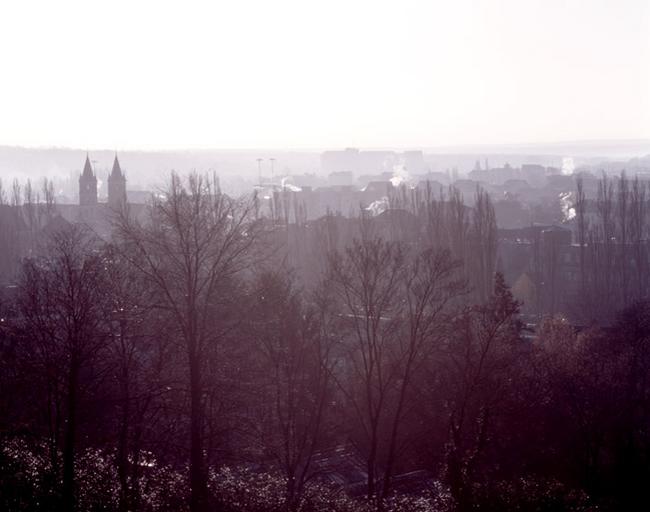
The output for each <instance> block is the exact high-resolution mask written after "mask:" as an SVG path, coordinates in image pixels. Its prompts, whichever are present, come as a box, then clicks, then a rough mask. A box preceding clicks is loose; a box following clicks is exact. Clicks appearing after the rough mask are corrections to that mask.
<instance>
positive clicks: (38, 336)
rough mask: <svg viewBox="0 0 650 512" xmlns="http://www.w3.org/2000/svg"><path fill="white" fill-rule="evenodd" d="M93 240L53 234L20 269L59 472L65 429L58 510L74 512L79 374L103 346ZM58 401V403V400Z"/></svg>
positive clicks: (70, 232) (74, 232) (77, 233)
mask: <svg viewBox="0 0 650 512" xmlns="http://www.w3.org/2000/svg"><path fill="white" fill-rule="evenodd" d="M93 246H94V241H93V240H92V238H91V237H89V234H88V233H87V232H85V231H83V230H82V229H80V228H77V227H70V228H69V229H67V230H65V231H61V232H57V233H55V234H54V235H53V238H52V240H51V243H50V245H49V247H48V252H47V256H46V257H44V258H39V259H30V260H27V261H26V262H25V264H24V267H23V276H22V282H21V297H20V303H19V304H20V310H21V314H22V318H23V321H24V326H25V329H26V331H27V332H28V333H29V339H30V342H31V343H32V345H31V350H32V354H33V357H34V360H35V362H36V363H35V364H37V365H39V366H40V367H41V369H42V374H43V375H44V376H45V380H46V381H47V389H48V400H47V408H48V410H49V411H50V418H51V425H52V428H51V430H50V432H51V434H50V441H51V446H52V456H53V459H54V461H55V465H54V467H55V468H57V467H58V463H56V462H57V459H58V455H57V453H58V429H59V428H62V429H63V442H62V452H63V476H62V502H61V508H62V510H66V511H72V510H74V509H75V477H74V474H75V445H76V442H77V427H78V420H79V415H78V407H79V402H80V400H81V398H82V396H83V394H84V387H83V385H82V384H83V380H82V373H83V372H87V370H88V367H89V365H91V364H92V361H93V360H94V359H95V358H96V357H98V352H99V350H100V348H101V347H102V345H103V341H104V340H103V336H102V335H101V330H100V329H99V322H100V318H101V315H100V304H101V301H102V297H103V295H102V288H103V287H102V284H103V274H102V271H101V265H100V261H99V259H98V258H97V256H96V254H95V253H94V252H93ZM59 397H60V398H62V402H59V400H58V398H59Z"/></svg>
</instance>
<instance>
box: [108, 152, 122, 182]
mask: <svg viewBox="0 0 650 512" xmlns="http://www.w3.org/2000/svg"><path fill="white" fill-rule="evenodd" d="M111 177H112V178H121V177H122V168H121V167H120V161H119V160H118V159H117V153H115V160H113V169H112V170H111Z"/></svg>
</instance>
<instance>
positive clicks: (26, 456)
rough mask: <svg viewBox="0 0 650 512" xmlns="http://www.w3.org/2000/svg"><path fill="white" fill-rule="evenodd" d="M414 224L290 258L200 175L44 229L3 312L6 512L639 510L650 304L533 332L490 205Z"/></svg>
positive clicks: (328, 228) (252, 207)
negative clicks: (141, 199)
mask: <svg viewBox="0 0 650 512" xmlns="http://www.w3.org/2000/svg"><path fill="white" fill-rule="evenodd" d="M644 204H645V201H644ZM579 213H580V212H579ZM420 214H421V217H419V218H421V219H423V222H422V223H421V224H420V227H419V228H418V229H419V230H418V231H417V233H415V234H414V236H409V237H408V239H406V238H405V237H404V236H403V235H404V233H403V231H402V230H398V231H399V232H395V229H394V228H395V226H394V225H393V226H392V227H391V226H388V227H386V226H383V225H378V224H377V223H376V222H374V221H373V219H366V218H363V216H362V217H361V218H360V219H358V222H357V224H356V226H357V227H356V230H355V231H354V232H350V233H342V232H340V230H337V227H336V226H337V219H336V218H335V217H333V216H332V217H328V218H326V219H324V220H323V221H322V222H321V223H320V224H317V225H314V226H312V227H311V228H310V229H311V232H310V235H309V236H311V237H312V238H311V239H310V240H311V241H310V244H309V247H308V250H307V249H304V244H303V245H300V247H303V252H299V251H298V250H297V249H295V247H298V245H296V246H295V247H294V248H292V247H291V244H289V242H288V240H289V236H288V234H287V233H288V231H287V229H285V228H286V223H285V224H284V225H283V224H281V223H278V222H276V218H275V216H274V217H273V219H272V220H269V219H268V218H265V217H263V216H262V215H260V213H259V211H258V205H257V202H256V200H255V198H252V199H250V200H233V199H231V198H228V197H227V196H225V195H222V194H220V193H219V191H218V190H217V189H216V188H215V187H214V186H213V180H211V179H209V178H203V177H199V176H192V177H190V178H189V179H188V180H187V181H182V180H181V179H180V178H178V177H174V178H173V179H172V180H171V182H170V184H169V186H168V190H167V193H166V194H165V195H161V196H159V197H157V198H154V199H153V200H152V204H151V205H150V208H148V209H147V211H146V215H144V216H141V217H139V218H138V217H136V216H133V215H131V214H130V213H129V211H128V208H127V209H125V210H124V211H122V212H116V213H115V216H114V219H113V236H112V239H111V241H110V243H109V242H105V241H102V240H99V239H97V238H96V237H94V236H93V234H92V233H90V232H89V231H87V230H85V229H84V228H82V227H79V226H78V225H61V226H60V228H59V229H56V230H52V232H51V233H49V235H48V236H47V237H46V238H44V239H43V240H40V241H39V242H40V243H39V244H38V245H39V248H38V250H35V251H34V252H33V254H32V256H31V257H29V258H27V259H25V260H24V262H23V264H22V270H21V273H20V278H19V280H18V284H17V286H16V287H11V288H8V289H7V290H5V291H4V292H3V296H2V302H1V303H0V356H1V357H0V389H1V391H2V392H1V393H0V509H2V510H7V511H21V510H43V511H45V510H67V511H72V510H80V511H86V510H88V511H91V510H92V511H114V510H115V511H172V510H192V511H194V512H200V511H213V510H214V511H228V512H235V511H260V512H261V511H281V510H282V511H292V512H294V511H295V512H297V511H302V512H307V511H341V512H344V511H345V512H347V511H350V512H351V511H370V510H383V511H386V512H389V511H423V512H424V511H427V512H428V511H451V510H457V511H468V510H487V511H508V510H512V511H514V510H517V511H561V510H574V511H588V510H605V511H607V510H648V509H650V494H649V493H648V489H647V484H648V482H650V304H647V303H645V302H643V301H635V302H633V303H632V304H631V305H629V306H627V307H626V308H625V309H624V310H623V311H621V312H620V313H618V315H617V317H616V319H615V320H614V321H613V322H608V323H607V326H606V327H603V326H598V323H597V322H592V323H591V324H590V326H582V327H576V326H575V325H572V324H571V323H569V322H568V321H567V320H566V319H565V318H563V317H561V316H549V317H546V318H544V319H543V320H542V321H541V322H540V323H539V324H538V325H537V326H536V329H535V331H534V332H532V331H531V330H530V329H529V328H527V327H526V326H525V325H524V324H523V323H522V322H521V315H520V305H519V304H518V303H517V302H516V301H515V300H514V299H513V297H512V295H511V293H510V291H509V289H508V287H507V286H506V284H505V282H504V280H503V278H502V277H501V274H499V273H498V272H495V269H496V267H497V264H496V256H495V254H496V235H495V233H496V225H495V220H494V211H493V209H492V205H491V202H490V199H489V198H488V196H487V195H485V194H483V193H481V192H480V191H479V192H478V193H477V197H476V201H475V206H474V208H473V209H472V210H471V211H468V210H466V209H465V208H464V207H463V205H462V200H459V198H458V197H454V196H453V194H451V197H449V198H448V200H447V201H445V202H436V201H429V202H426V204H425V205H424V207H423V208H422V209H421V211H420ZM612 229H615V228H614V227H612ZM306 236H307V234H305V237H306ZM626 279H627V281H626V283H630V286H629V288H630V289H631V288H632V284H633V283H632V280H633V275H632V274H630V276H626ZM611 283H614V281H611ZM611 283H610V281H608V286H612V285H611ZM612 293H614V290H613V289H612ZM591 298H592V301H591V302H590V303H589V308H590V309H589V311H594V304H593V296H592V297H591ZM603 300H607V301H610V300H611V297H607V298H606V299H605V298H603Z"/></svg>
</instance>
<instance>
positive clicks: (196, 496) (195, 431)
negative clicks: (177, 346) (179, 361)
mask: <svg viewBox="0 0 650 512" xmlns="http://www.w3.org/2000/svg"><path fill="white" fill-rule="evenodd" d="M193 348H194V347H192V348H191V349H190V402H191V404H190V407H191V412H190V492H191V496H190V510H191V511H192V512H204V511H205V510H206V507H207V504H206V497H207V496H206V495H207V486H206V480H205V474H204V463H203V462H204V461H203V443H202V441H203V439H202V437H203V397H202V386H201V361H200V358H199V356H198V354H197V353H196V352H197V351H196V350H194V349H193Z"/></svg>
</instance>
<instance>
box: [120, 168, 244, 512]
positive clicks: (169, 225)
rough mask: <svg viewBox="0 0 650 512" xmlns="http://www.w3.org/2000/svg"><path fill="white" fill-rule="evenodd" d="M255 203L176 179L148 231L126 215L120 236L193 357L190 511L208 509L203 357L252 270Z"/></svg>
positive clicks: (156, 203)
mask: <svg viewBox="0 0 650 512" xmlns="http://www.w3.org/2000/svg"><path fill="white" fill-rule="evenodd" d="M253 219H254V203H253V202H252V201H248V200H234V199H231V198H229V197H227V196H226V195H224V194H221V193H220V192H219V191H218V183H217V181H216V178H214V177H212V178H211V177H208V176H200V175H198V174H192V175H190V177H189V178H188V179H187V181H185V182H184V181H183V180H182V179H181V178H180V177H179V176H178V175H176V174H172V177H171V180H170V183H169V186H168V188H167V189H166V191H165V193H164V194H163V195H162V196H155V197H154V198H153V199H152V203H151V205H150V207H149V218H148V219H147V222H146V224H142V223H140V222H138V221H137V220H136V219H134V218H133V217H132V216H130V215H129V212H128V211H125V212H123V213H121V214H120V215H119V216H118V218H117V219H116V224H115V227H116V231H117V236H118V237H119V238H121V240H122V241H123V242H124V243H125V244H126V246H127V247H128V248H129V250H128V251H125V252H124V257H125V258H127V259H128V260H129V261H130V262H131V264H132V265H134V266H135V267H136V268H137V269H138V270H139V271H140V272H141V273H142V274H143V275H144V276H146V278H147V280H148V281H149V282H150V284H151V285H152V286H153V287H154V288H155V289H156V290H157V292H158V293H159V295H160V300H161V303H160V305H161V307H162V308H163V309H165V310H166V311H168V312H169V314H171V315H172V317H173V318H174V319H175V321H176V322H177V324H178V336H179V341H181V343H182V346H183V347H184V350H185V353H186V356H187V378H188V381H189V392H190V488H191V497H190V509H191V510H192V511H193V512H197V511H203V510H205V508H206V506H207V482H206V467H205V454H204V443H203V430H204V423H205V417H204V415H205V400H204V375H203V373H204V365H205V353H206V350H208V348H209V347H210V346H211V345H214V344H216V343H218V342H219V339H218V333H219V330H218V329H214V326H215V322H218V321H219V307H218V305H219V294H222V293H226V290H227V287H228V285H229V284H230V281H231V279H232V278H234V277H235V276H236V275H237V274H239V273H241V272H242V271H244V270H245V269H247V268H248V267H249V265H250V263H251V259H250V256H251V249H252V247H253V245H254V243H255V242H256V240H257V228H256V224H255V223H254V222H253Z"/></svg>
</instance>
